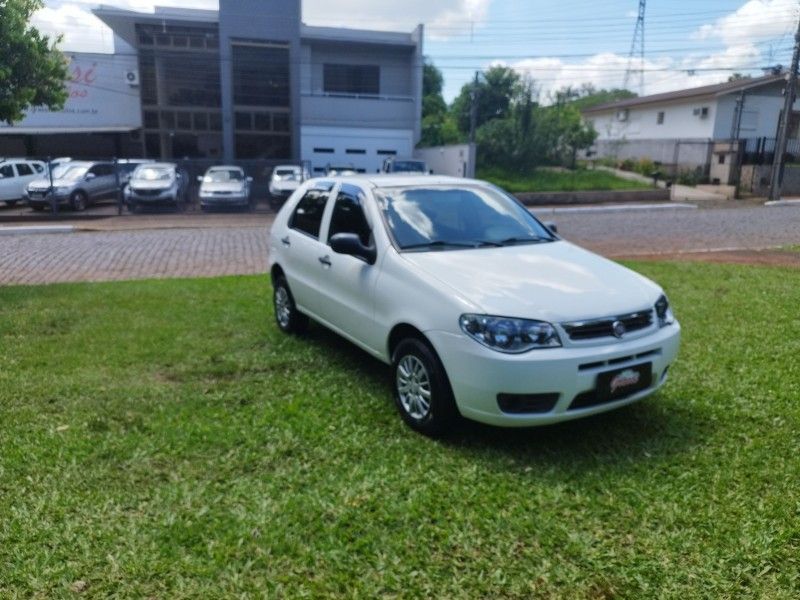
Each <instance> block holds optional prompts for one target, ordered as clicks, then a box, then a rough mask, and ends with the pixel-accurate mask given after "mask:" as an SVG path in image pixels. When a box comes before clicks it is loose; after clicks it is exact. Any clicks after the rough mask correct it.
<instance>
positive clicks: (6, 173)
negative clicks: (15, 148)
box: [0, 165, 14, 179]
mask: <svg viewBox="0 0 800 600" xmlns="http://www.w3.org/2000/svg"><path fill="white" fill-rule="evenodd" d="M0 175H2V176H3V177H4V178H5V179H9V178H11V177H14V169H13V168H12V167H11V165H2V166H0Z"/></svg>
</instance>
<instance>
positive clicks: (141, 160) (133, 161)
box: [117, 158, 155, 165]
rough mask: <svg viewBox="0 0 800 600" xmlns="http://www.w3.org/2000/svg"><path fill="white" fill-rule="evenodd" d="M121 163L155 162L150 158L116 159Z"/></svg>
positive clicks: (144, 163) (143, 163)
mask: <svg viewBox="0 0 800 600" xmlns="http://www.w3.org/2000/svg"><path fill="white" fill-rule="evenodd" d="M117 162H118V163H119V164H121V165H146V164H152V163H154V162H155V160H153V159H152V158H120V159H119V160H118V161H117Z"/></svg>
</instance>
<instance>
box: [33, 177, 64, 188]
mask: <svg viewBox="0 0 800 600" xmlns="http://www.w3.org/2000/svg"><path fill="white" fill-rule="evenodd" d="M53 185H54V186H57V185H65V183H64V182H63V181H61V180H59V179H54V180H53ZM28 189H29V190H47V189H50V180H49V179H34V180H33V181H31V182H30V183H28Z"/></svg>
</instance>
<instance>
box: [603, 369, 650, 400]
mask: <svg viewBox="0 0 800 600" xmlns="http://www.w3.org/2000/svg"><path fill="white" fill-rule="evenodd" d="M652 381H653V365H652V363H645V364H642V365H635V366H633V367H625V368H624V369H617V370H615V371H608V372H606V373H600V375H598V377H597V393H598V395H599V396H600V397H601V398H603V399H604V400H619V399H622V398H625V397H627V396H630V395H631V394H635V393H636V392H640V391H642V390H646V389H647V388H649V387H650V384H651V383H652Z"/></svg>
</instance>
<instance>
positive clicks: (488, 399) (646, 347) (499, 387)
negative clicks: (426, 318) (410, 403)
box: [426, 322, 680, 427]
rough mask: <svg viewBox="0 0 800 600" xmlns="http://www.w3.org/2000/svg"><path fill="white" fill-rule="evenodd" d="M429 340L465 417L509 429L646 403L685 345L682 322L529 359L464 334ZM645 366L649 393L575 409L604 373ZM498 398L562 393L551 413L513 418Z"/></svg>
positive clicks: (440, 335) (547, 351)
mask: <svg viewBox="0 0 800 600" xmlns="http://www.w3.org/2000/svg"><path fill="white" fill-rule="evenodd" d="M426 335H427V336H428V338H429V339H430V341H431V343H432V344H433V346H434V348H435V349H436V351H437V353H438V355H439V357H440V358H441V360H442V363H443V365H444V368H445V370H446V371H447V375H448V377H449V379H450V385H451V386H452V388H453V393H454V395H455V398H456V403H457V405H458V408H459V410H460V411H461V414H462V415H463V416H465V417H467V418H469V419H473V420H475V421H481V422H483V423H489V424H491V425H501V426H506V427H526V426H530V425H546V424H549V423H557V422H560V421H566V420H569V419H577V418H580V417H585V416H589V415H593V414H597V413H601V412H605V411H608V410H612V409H615V408H619V407H621V406H624V405H626V404H630V403H632V402H635V401H637V400H641V399H642V398H644V397H646V396H648V395H650V394H652V393H653V392H655V391H656V390H657V389H658V388H660V387H661V386H662V385H663V384H664V382H665V381H666V378H667V370H668V368H669V366H670V365H671V364H672V363H673V361H674V360H675V357H676V356H677V354H678V347H679V344H680V326H679V325H678V323H677V322H676V323H675V324H673V325H669V326H667V327H664V328H662V329H658V330H657V331H655V332H653V333H652V334H650V335H646V336H643V337H638V338H636V339H633V340H630V341H620V340H614V341H613V342H610V343H608V344H605V345H595V346H581V347H575V346H572V347H563V348H549V349H541V350H533V351H530V352H526V353H524V354H503V353H500V352H497V351H495V350H491V349H489V348H486V347H485V346H482V345H481V344H479V343H478V342H476V341H474V340H472V339H471V338H468V337H467V336H466V335H462V334H454V333H449V332H444V331H428V332H426ZM644 363H651V364H652V380H651V385H650V387H648V388H647V389H644V390H641V391H638V392H636V393H633V394H631V395H629V396H626V397H624V398H621V399H618V400H613V401H609V402H598V403H594V404H592V405H591V406H585V407H582V408H570V405H572V403H573V401H575V399H576V397H578V396H580V395H582V394H584V393H587V392H591V391H592V390H595V389H596V387H597V381H598V375H599V374H600V373H604V372H608V371H612V370H618V369H624V368H626V367H632V366H635V365H641V364H644ZM499 394H511V395H539V394H547V395H552V394H557V395H558V399H557V401H556V402H555V405H554V406H553V407H552V409H550V410H547V411H546V412H527V413H510V412H504V411H503V410H501V409H500V406H499V404H498V395H499Z"/></svg>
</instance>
